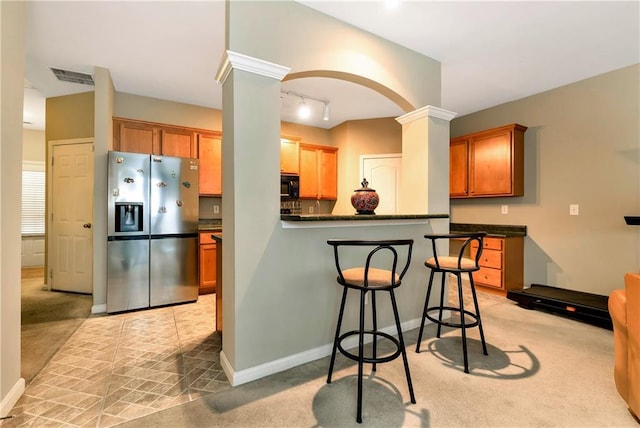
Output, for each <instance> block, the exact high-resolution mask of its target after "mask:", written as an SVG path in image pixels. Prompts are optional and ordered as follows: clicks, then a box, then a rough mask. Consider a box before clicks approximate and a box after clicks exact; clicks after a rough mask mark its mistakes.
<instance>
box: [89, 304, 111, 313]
mask: <svg viewBox="0 0 640 428" xmlns="http://www.w3.org/2000/svg"><path fill="white" fill-rule="evenodd" d="M106 312H107V305H106V304H104V305H93V306H91V314H104V313H106Z"/></svg>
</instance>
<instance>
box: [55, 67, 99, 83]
mask: <svg viewBox="0 0 640 428" xmlns="http://www.w3.org/2000/svg"><path fill="white" fill-rule="evenodd" d="M49 68H50V69H51V71H53V74H55V76H56V77H57V78H58V80H60V81H63V82H71V83H80V84H82V85H90V86H95V83H94V81H93V77H92V76H91V75H90V74H86V73H79V72H77V71H69V70H62V69H60V68H53V67H49Z"/></svg>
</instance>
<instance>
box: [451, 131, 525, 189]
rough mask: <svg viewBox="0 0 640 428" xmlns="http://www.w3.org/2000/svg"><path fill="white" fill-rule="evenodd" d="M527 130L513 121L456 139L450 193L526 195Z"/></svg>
mask: <svg viewBox="0 0 640 428" xmlns="http://www.w3.org/2000/svg"><path fill="white" fill-rule="evenodd" d="M526 130H527V128H526V127H525V126H522V125H518V124H512V125H507V126H502V127H499V128H494V129H489V130H486V131H482V132H476V133H473V134H468V135H464V136H461V137H458V138H454V139H452V140H451V142H450V146H449V148H450V151H449V159H450V165H449V192H450V197H451V198H481V197H483V198H486V197H507V196H523V195H524V133H525V131H526ZM465 149H466V156H465Z"/></svg>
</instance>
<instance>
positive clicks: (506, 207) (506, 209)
mask: <svg viewBox="0 0 640 428" xmlns="http://www.w3.org/2000/svg"><path fill="white" fill-rule="evenodd" d="M500 212H501V213H502V214H509V205H503V206H502V210H501V211H500Z"/></svg>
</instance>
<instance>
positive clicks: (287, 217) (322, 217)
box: [280, 214, 449, 221]
mask: <svg viewBox="0 0 640 428" xmlns="http://www.w3.org/2000/svg"><path fill="white" fill-rule="evenodd" d="M431 218H449V214H372V215H366V214H357V215H356V214H353V215H334V214H282V215H280V220H283V221H362V220H421V219H431Z"/></svg>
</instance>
